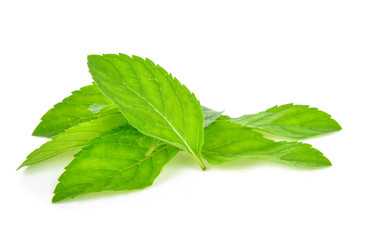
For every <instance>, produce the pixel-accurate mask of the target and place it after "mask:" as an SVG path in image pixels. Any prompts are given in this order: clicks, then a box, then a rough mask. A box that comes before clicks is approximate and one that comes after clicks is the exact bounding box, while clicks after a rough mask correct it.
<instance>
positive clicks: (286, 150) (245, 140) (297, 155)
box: [202, 121, 331, 167]
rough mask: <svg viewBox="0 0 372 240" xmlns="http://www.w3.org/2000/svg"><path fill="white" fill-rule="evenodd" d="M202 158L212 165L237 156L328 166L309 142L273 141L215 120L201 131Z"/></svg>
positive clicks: (245, 128) (328, 163)
mask: <svg viewBox="0 0 372 240" xmlns="http://www.w3.org/2000/svg"><path fill="white" fill-rule="evenodd" d="M204 138H205V139H204V146H203V151H202V154H203V158H204V159H205V160H207V161H208V162H209V163H211V164H221V163H224V162H229V161H234V160H239V159H262V160H272V161H278V162H282V163H286V164H290V165H295V166H302V167H323V166H330V165H331V163H330V162H329V160H328V159H327V158H326V157H325V156H323V154H322V153H321V152H319V151H318V150H316V149H315V148H312V147H311V145H309V144H304V143H299V142H275V141H273V140H269V139H266V138H264V137H263V136H262V135H261V134H260V133H258V132H256V131H253V130H252V129H251V128H249V127H245V126H241V125H239V124H235V123H231V122H224V121H217V122H215V123H214V124H212V125H210V126H209V127H207V128H205V130H204Z"/></svg>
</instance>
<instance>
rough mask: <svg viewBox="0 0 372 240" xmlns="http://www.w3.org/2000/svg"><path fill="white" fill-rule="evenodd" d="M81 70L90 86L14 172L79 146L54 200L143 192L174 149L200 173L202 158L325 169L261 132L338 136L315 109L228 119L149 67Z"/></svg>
mask: <svg viewBox="0 0 372 240" xmlns="http://www.w3.org/2000/svg"><path fill="white" fill-rule="evenodd" d="M88 66H89V69H90V72H91V74H92V77H93V79H94V81H95V84H94V85H89V86H86V87H83V88H81V89H80V90H78V91H75V92H73V93H72V95H71V96H69V97H67V98H65V99H64V100H63V101H62V102H61V103H58V104H56V105H55V106H54V108H52V109H51V110H49V111H48V112H47V113H46V114H45V115H44V116H43V117H42V121H41V123H40V124H39V125H38V126H37V128H36V129H35V131H34V133H33V135H34V136H43V137H51V138H52V139H51V141H49V142H47V143H45V144H44V145H42V146H41V147H40V148H39V149H36V150H35V151H34V152H32V153H31V154H30V155H29V156H28V157H27V160H26V161H25V162H23V163H22V165H21V166H20V167H23V166H29V165H32V164H35V163H38V162H41V161H45V160H47V159H49V158H51V157H53V156H56V155H58V154H60V153H62V152H64V151H68V150H72V149H79V148H82V147H83V149H82V150H81V151H80V152H79V153H78V154H76V155H75V156H74V157H75V158H74V159H73V160H72V162H71V163H70V164H69V165H68V166H67V167H66V171H65V172H64V173H63V174H62V175H61V177H60V178H59V184H58V185H57V187H56V189H55V196H54V198H53V202H58V201H61V200H63V199H66V198H71V197H75V196H78V195H81V194H85V193H89V192H100V191H105V190H114V191H115V190H131V189H141V188H145V187H147V186H150V185H151V184H152V183H153V181H154V179H155V178H156V177H157V176H158V175H159V173H160V171H161V169H162V168H163V166H164V165H165V164H166V163H167V162H169V161H170V160H171V159H172V158H173V157H174V156H175V155H176V154H177V152H179V151H181V150H185V151H187V152H188V153H190V154H191V155H192V156H193V157H194V158H195V159H196V161H197V162H198V163H199V165H200V166H201V167H202V169H205V166H204V164H203V162H202V160H201V156H203V158H205V159H206V160H207V161H208V162H209V163H211V164H221V163H225V162H229V161H234V160H239V159H262V160H271V161H278V162H282V163H286V164H290V165H294V166H302V167H324V166H329V165H331V163H330V162H329V160H328V159H327V158H326V157H325V156H324V155H323V154H322V153H321V152H319V151H318V150H316V149H314V148H312V147H311V145H309V144H304V143H299V142H286V141H281V142H275V141H273V140H269V139H267V138H265V137H263V135H262V134H261V133H259V132H260V131H265V132H269V133H272V134H275V135H277V136H279V137H284V138H287V139H294V140H298V139H305V138H310V137H315V136H319V135H324V134H328V133H331V132H335V131H338V130H340V129H341V127H340V125H339V124H338V123H337V122H336V121H335V120H334V119H332V118H331V116H330V115H329V114H327V113H325V112H323V111H320V110H318V109H316V108H310V107H309V106H305V105H293V104H287V105H282V106H275V107H273V108H270V109H268V110H266V111H264V112H260V113H257V114H250V115H244V116H242V117H239V118H230V117H228V116H225V115H221V114H222V112H216V111H214V110H212V109H209V108H206V107H202V106H201V105H200V103H199V101H198V100H197V99H196V98H195V96H194V94H192V93H191V92H190V91H189V90H188V89H187V88H186V87H185V86H184V85H182V84H180V82H179V81H178V80H177V79H176V78H173V77H172V76H171V75H170V74H168V73H167V72H166V71H165V70H164V69H163V68H161V67H160V66H158V65H155V64H154V63H153V62H151V61H150V60H148V59H146V60H144V59H142V58H139V57H135V56H133V57H129V56H127V55H124V54H119V55H112V54H109V55H102V56H98V55H91V56H89V57H88ZM203 116H204V118H203ZM128 122H129V123H128ZM257 131H258V132H257ZM203 143H204V145H203Z"/></svg>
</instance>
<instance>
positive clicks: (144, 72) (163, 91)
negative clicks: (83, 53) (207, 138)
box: [88, 54, 205, 169]
mask: <svg viewBox="0 0 372 240" xmlns="http://www.w3.org/2000/svg"><path fill="white" fill-rule="evenodd" d="M88 66H89V69H90V73H91V74H92V77H93V79H94V81H95V82H96V84H97V87H98V88H99V89H100V90H101V91H102V92H103V93H104V94H105V95H106V96H107V97H108V98H110V99H111V100H112V101H113V102H114V103H115V104H116V105H117V106H118V107H119V108H120V111H121V112H122V113H123V114H124V116H125V117H126V118H127V119H128V121H129V123H130V124H131V125H132V126H134V127H135V128H137V129H138V130H139V131H140V132H142V133H143V134H145V135H148V136H151V137H154V138H158V139H160V140H162V141H164V142H167V143H169V144H172V145H174V146H176V147H178V148H181V149H183V150H185V151H187V152H188V153H190V154H191V155H192V156H193V157H194V158H195V160H196V161H197V162H198V164H199V165H200V167H201V168H202V169H205V166H204V164H203V162H202V160H201V158H200V153H201V148H202V145H203V112H202V109H201V106H200V103H199V101H198V100H197V99H196V97H195V96H194V94H192V93H191V92H190V91H189V90H188V89H187V88H186V87H185V86H184V85H182V84H181V83H180V82H179V81H178V80H177V79H176V78H173V77H172V75H170V74H168V73H167V72H166V71H165V70H164V69H163V68H161V67H160V66H158V65H155V64H154V63H153V62H152V61H150V60H149V59H146V60H144V59H142V58H139V57H136V56H133V57H129V56H127V55H124V54H119V55H113V54H107V55H102V56H98V55H90V56H88Z"/></svg>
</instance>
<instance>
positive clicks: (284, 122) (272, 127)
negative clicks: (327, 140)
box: [230, 104, 341, 140]
mask: <svg viewBox="0 0 372 240" xmlns="http://www.w3.org/2000/svg"><path fill="white" fill-rule="evenodd" d="M230 121H232V122H235V123H239V124H241V125H244V126H248V127H252V128H256V129H260V130H264V131H268V132H270V133H272V134H276V135H278V136H281V137H284V138H287V139H294V140H300V139H306V138H311V137H316V136H319V135H324V134H328V133H332V132H336V131H339V130H341V126H340V125H339V124H338V123H337V122H336V121H335V120H334V119H332V118H331V116H330V115H329V114H327V113H325V112H323V111H320V110H318V109H317V108H310V107H309V106H306V105H293V104H286V105H281V106H275V107H272V108H270V109H268V110H266V111H264V112H260V113H257V114H250V115H244V116H242V117H239V118H232V119H231V120H230Z"/></svg>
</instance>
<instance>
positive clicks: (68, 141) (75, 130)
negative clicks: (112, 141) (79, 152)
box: [18, 113, 128, 169]
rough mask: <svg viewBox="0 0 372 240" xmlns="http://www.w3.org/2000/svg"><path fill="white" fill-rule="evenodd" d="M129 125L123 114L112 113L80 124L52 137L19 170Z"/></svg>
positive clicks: (80, 146)
mask: <svg viewBox="0 0 372 240" xmlns="http://www.w3.org/2000/svg"><path fill="white" fill-rule="evenodd" d="M127 124H128V121H127V120H126V119H125V118H124V116H123V115H122V114H121V113H111V114H107V115H105V116H103V117H100V118H97V119H93V120H91V121H89V122H84V123H80V124H79V125H77V126H74V127H71V128H69V129H67V130H66V131H65V132H63V133H61V134H58V135H56V136H54V137H52V139H51V140H50V141H49V142H47V143H45V144H43V145H42V146H41V147H40V148H38V149H36V150H34V151H33V152H32V153H30V154H29V155H28V156H27V159H26V160H25V161H24V162H23V163H22V164H21V166H19V168H22V167H25V166H30V165H33V164H36V163H38V162H41V161H45V160H47V159H49V158H51V157H54V156H56V155H58V154H61V153H63V152H65V151H69V150H74V149H79V148H82V147H84V146H86V145H88V144H89V143H90V141H91V140H92V139H94V138H96V137H98V136H99V135H100V134H101V133H105V132H107V131H110V130H112V129H114V128H118V127H120V126H125V125H127ZM19 168H18V169H19Z"/></svg>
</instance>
